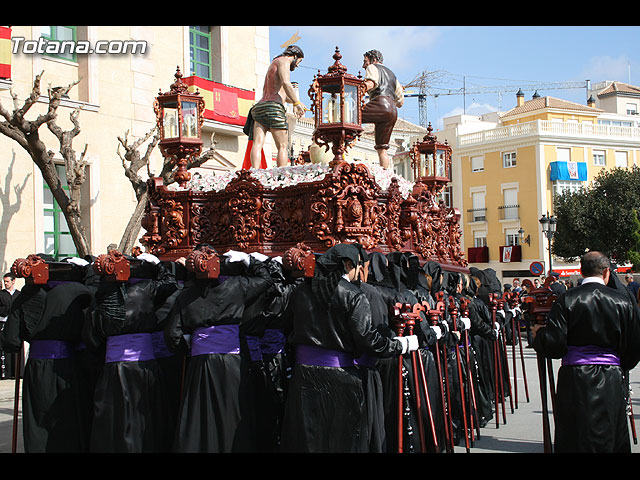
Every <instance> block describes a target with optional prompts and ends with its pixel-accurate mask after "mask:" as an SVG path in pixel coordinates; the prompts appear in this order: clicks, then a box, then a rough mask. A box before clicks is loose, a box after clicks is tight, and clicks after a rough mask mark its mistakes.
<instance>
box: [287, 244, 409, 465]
mask: <svg viewBox="0 0 640 480" xmlns="http://www.w3.org/2000/svg"><path fill="white" fill-rule="evenodd" d="M349 247H351V248H352V249H353V250H354V251H355V253H354V254H353V259H352V262H353V264H354V265H357V264H358V262H359V258H358V251H357V249H355V247H353V246H348V245H344V244H338V245H336V246H335V247H333V248H332V249H330V250H328V251H327V252H326V253H325V254H324V255H323V256H322V257H321V258H320V259H319V260H318V261H317V262H316V273H315V276H314V278H313V279H310V280H307V281H305V282H304V283H302V284H301V285H299V286H298V287H297V288H296V289H295V290H294V291H293V293H292V294H291V299H290V303H289V308H288V309H287V312H286V313H287V317H288V318H290V320H291V322H292V323H291V325H292V332H291V334H290V335H289V342H290V343H291V344H292V346H293V347H294V348H295V349H296V350H295V353H296V363H295V366H294V369H293V375H292V378H291V383H290V386H289V392H288V395H287V402H286V407H285V416H284V420H283V426H282V446H281V451H283V452H322V453H357V452H368V451H369V450H370V441H369V431H368V428H369V422H368V417H367V408H366V401H367V399H366V395H365V391H364V388H365V387H364V385H363V380H362V376H361V371H360V369H359V367H357V366H356V365H355V364H354V359H355V358H358V357H360V356H361V355H363V354H366V355H367V356H369V357H372V358H376V357H393V356H398V355H399V354H400V353H401V351H402V346H401V344H400V342H399V341H398V340H394V339H392V338H389V337H386V336H384V335H381V334H380V333H379V332H378V331H377V330H376V329H374V328H373V327H372V324H371V307H370V304H369V301H368V300H367V297H366V296H365V295H364V293H363V292H362V290H361V289H360V288H359V287H358V286H357V285H355V284H352V283H350V282H349V281H347V280H345V279H344V278H341V271H342V270H341V260H340V259H341V258H342V257H341V255H349V254H351V252H350V248H349ZM305 349H311V350H312V352H313V353H318V352H319V353H320V354H322V355H323V356H325V355H327V354H329V353H330V354H331V355H332V356H335V357H341V358H342V359H343V363H340V364H339V365H338V364H337V363H331V364H323V362H318V363H317V362H315V361H308V362H307V361H305V360H304V359H303V358H302V356H301V354H302V353H301V352H303V351H306V350H305ZM335 357H334V358H335ZM323 358H324V357H323Z"/></svg>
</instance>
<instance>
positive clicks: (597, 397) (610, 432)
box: [533, 273, 640, 453]
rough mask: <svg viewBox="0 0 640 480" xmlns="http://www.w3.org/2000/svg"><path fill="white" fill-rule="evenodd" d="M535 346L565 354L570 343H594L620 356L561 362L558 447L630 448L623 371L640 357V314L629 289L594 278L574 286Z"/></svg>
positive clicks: (562, 297) (556, 416)
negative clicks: (597, 361)
mask: <svg viewBox="0 0 640 480" xmlns="http://www.w3.org/2000/svg"><path fill="white" fill-rule="evenodd" d="M612 275H614V274H613V273H612ZM533 346H534V349H535V350H536V352H538V353H539V354H540V355H543V356H545V357H548V358H556V359H557V358H563V357H565V355H567V353H568V351H569V348H575V347H591V348H592V349H594V350H596V351H599V352H600V351H602V350H605V351H607V352H610V353H613V354H615V355H617V356H618V357H619V359H620V365H619V366H617V365H607V364H593V363H590V362H587V363H586V364H578V365H576V364H571V365H565V364H563V365H561V366H560V368H559V370H558V378H557V388H556V396H555V407H554V421H555V429H554V431H555V439H554V450H555V452H557V453H567V452H572V453H629V452H631V445H630V440H629V429H628V423H627V422H628V418H627V413H626V407H627V394H628V389H627V383H626V381H625V378H624V375H625V372H626V371H628V370H630V369H632V368H634V367H635V366H636V365H637V363H638V361H640V318H639V317H638V310H637V308H635V306H634V304H633V303H632V301H631V300H630V297H629V296H628V294H626V293H624V292H620V291H617V289H614V288H610V287H608V286H605V285H602V284H599V283H591V282H590V283H586V284H585V283H583V284H582V285H580V286H578V287H574V288H570V289H569V290H567V291H566V292H565V293H563V294H561V295H559V296H558V298H557V299H556V301H555V303H554V304H553V306H552V308H551V311H550V312H549V315H548V317H547V322H546V325H545V326H544V327H543V328H541V329H540V330H538V332H537V334H536V337H535V339H534V342H533Z"/></svg>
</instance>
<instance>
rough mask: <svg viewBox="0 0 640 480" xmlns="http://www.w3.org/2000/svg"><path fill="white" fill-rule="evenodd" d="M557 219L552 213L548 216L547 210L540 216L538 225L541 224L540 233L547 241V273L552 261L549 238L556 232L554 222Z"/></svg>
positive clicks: (551, 268)
mask: <svg viewBox="0 0 640 480" xmlns="http://www.w3.org/2000/svg"><path fill="white" fill-rule="evenodd" d="M557 222H558V220H557V219H556V217H554V216H553V215H551V216H549V212H547V214H546V215H542V217H540V225H542V233H544V236H545V237H547V240H548V241H549V273H551V272H552V271H553V263H552V260H551V240H553V236H554V235H555V233H556V223H557Z"/></svg>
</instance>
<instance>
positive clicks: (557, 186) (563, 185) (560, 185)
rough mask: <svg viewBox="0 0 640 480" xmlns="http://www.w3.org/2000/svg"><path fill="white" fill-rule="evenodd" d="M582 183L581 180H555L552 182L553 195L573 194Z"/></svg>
mask: <svg viewBox="0 0 640 480" xmlns="http://www.w3.org/2000/svg"><path fill="white" fill-rule="evenodd" d="M583 184H584V182H582V181H581V180H555V181H554V182H552V184H551V186H552V190H553V195H562V194H563V193H565V192H571V193H575V192H577V191H579V190H580V189H581V188H582V186H583Z"/></svg>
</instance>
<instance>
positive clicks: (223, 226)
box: [140, 162, 467, 271]
mask: <svg viewBox="0 0 640 480" xmlns="http://www.w3.org/2000/svg"><path fill="white" fill-rule="evenodd" d="M193 177H194V178H192V180H191V181H190V183H189V185H187V187H186V188H184V189H183V188H179V187H173V188H171V187H167V186H165V185H163V182H162V180H161V179H159V178H152V179H150V180H149V198H150V200H149V203H148V205H147V208H146V212H145V216H144V219H143V222H142V226H143V228H144V229H145V230H146V233H145V234H144V235H143V237H142V238H141V240H140V241H141V243H142V244H143V245H144V246H145V248H146V250H147V251H148V252H150V253H152V254H154V255H157V256H158V257H160V258H162V259H165V260H174V259H176V258H179V257H186V256H187V255H188V254H189V253H190V252H191V251H192V250H193V248H194V247H195V246H196V245H198V244H201V243H207V244H209V245H211V246H212V247H214V248H215V249H216V250H217V251H218V252H219V253H224V252H225V251H227V250H241V251H245V252H260V253H263V254H265V255H269V256H282V255H284V253H285V252H286V251H287V249H289V248H291V247H294V246H296V245H297V244H299V243H303V244H305V245H306V246H308V247H309V248H310V249H311V250H313V251H314V252H316V253H322V252H324V251H326V250H327V249H328V248H330V247H332V246H333V245H335V244H337V243H340V242H343V243H348V242H358V243H360V244H361V245H363V246H364V248H365V249H366V250H368V251H379V252H382V253H385V254H386V253H389V252H392V251H402V252H413V253H415V254H416V255H418V256H419V257H420V259H421V261H423V262H424V261H428V260H432V261H436V262H438V263H440V264H441V265H442V266H443V268H445V269H447V270H454V271H467V268H466V267H467V261H466V260H465V258H464V254H463V251H462V249H461V246H460V213H459V211H458V210H457V209H453V208H448V207H446V206H445V204H444V202H442V201H440V202H438V201H436V198H437V197H436V195H437V193H438V192H437V191H436V190H437V189H434V188H433V187H432V186H429V185H426V184H425V183H422V182H416V183H415V184H414V183H409V182H407V181H406V180H404V179H402V177H397V176H393V175H392V174H390V173H389V172H386V171H384V170H382V169H380V168H379V167H369V166H367V165H365V164H363V163H348V162H340V163H338V164H336V165H333V166H329V165H326V164H304V165H298V166H292V167H279V168H273V169H267V170H253V169H252V170H241V171H238V172H229V173H228V174H226V175H223V176H216V177H212V178H211V179H205V178H204V177H201V176H198V175H194V176H193ZM211 180H213V182H219V184H218V185H216V184H215V183H208V182H210V181H211ZM207 185H208V186H207Z"/></svg>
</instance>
